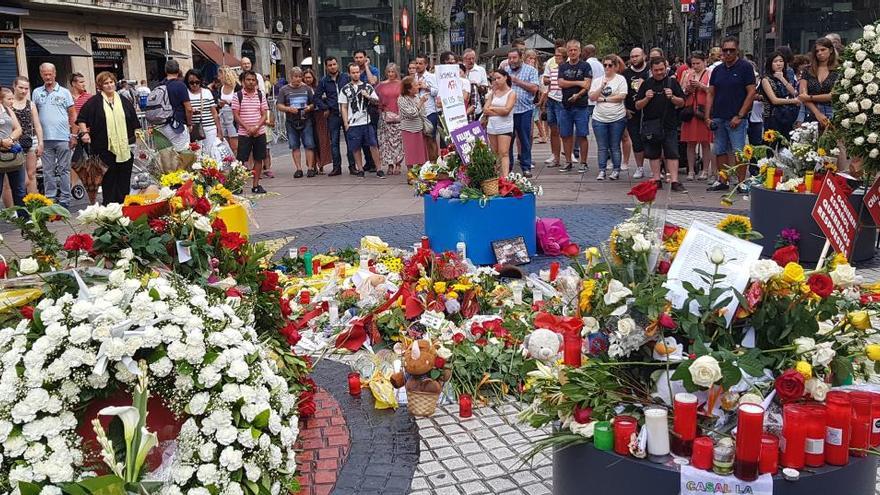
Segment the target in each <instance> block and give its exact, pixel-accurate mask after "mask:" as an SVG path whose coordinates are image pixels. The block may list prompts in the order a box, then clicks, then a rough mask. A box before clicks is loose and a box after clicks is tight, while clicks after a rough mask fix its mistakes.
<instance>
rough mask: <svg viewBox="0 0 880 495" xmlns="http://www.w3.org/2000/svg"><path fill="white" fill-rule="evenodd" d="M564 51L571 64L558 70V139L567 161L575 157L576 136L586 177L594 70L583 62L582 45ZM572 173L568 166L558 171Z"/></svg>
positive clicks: (571, 45)
mask: <svg viewBox="0 0 880 495" xmlns="http://www.w3.org/2000/svg"><path fill="white" fill-rule="evenodd" d="M565 50H566V52H567V53H568V60H566V61H565V62H563V63H562V65H560V66H559V75H558V78H557V82H558V84H559V87H560V88H561V89H562V112H560V114H559V115H558V118H559V122H558V124H559V136H560V137H562V147H563V149H564V152H565V157H566V159H567V160H568V159H570V158H569V157H571V156H572V154H573V153H574V140H575V136H577V139H578V141H579V142H580V149H581V150H583V152H582V153H580V162H581V166H580V169H579V170H578V171H579V172H580V173H582V174H583V173H586V171H587V150H589V147H588V146H589V145H588V144H587V136H589V135H590V131H589V129H588V127H589V125H590V109H589V98H588V96H587V94H588V93H589V92H590V84H592V82H593V70H592V68H591V67H590V64H589V63H588V62H586V61H584V60H581V42H580V41H578V40H571V41H569V42H568V43H566V45H565ZM603 70H604V69H603ZM573 169H574V165H573V164H572V163H571V162H569V163H568V164H567V165H566V166H565V167H562V168H560V169H559V171H560V172H571V171H572V170H573Z"/></svg>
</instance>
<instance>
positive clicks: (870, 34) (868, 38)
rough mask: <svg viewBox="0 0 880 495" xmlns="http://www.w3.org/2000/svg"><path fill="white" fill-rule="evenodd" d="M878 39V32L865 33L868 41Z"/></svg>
mask: <svg viewBox="0 0 880 495" xmlns="http://www.w3.org/2000/svg"><path fill="white" fill-rule="evenodd" d="M876 37H877V32H876V31H865V39H866V40H872V39H874V38H876Z"/></svg>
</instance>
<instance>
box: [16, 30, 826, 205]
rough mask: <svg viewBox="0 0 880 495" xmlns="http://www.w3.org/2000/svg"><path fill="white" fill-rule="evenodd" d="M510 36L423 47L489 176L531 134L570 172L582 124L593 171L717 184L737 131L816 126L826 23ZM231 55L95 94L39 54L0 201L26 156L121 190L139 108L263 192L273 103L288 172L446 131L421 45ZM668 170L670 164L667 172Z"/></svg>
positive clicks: (410, 145) (56, 183)
mask: <svg viewBox="0 0 880 495" xmlns="http://www.w3.org/2000/svg"><path fill="white" fill-rule="evenodd" d="M524 48H525V47H524V46H522V45H521V44H519V43H514V45H513V46H512V48H511V49H510V50H509V52H508V54H507V57H506V58H504V60H502V61H501V62H500V63H499V64H497V67H496V68H494V69H493V70H487V69H486V68H484V67H483V66H481V65H479V64H477V63H476V61H477V54H476V52H475V51H474V50H472V49H467V50H465V51H464V52H463V53H462V54H461V55H460V56H458V55H456V54H454V53H452V52H444V53H442V54H440V56H439V57H438V59H437V62H438V63H440V64H453V65H458V66H459V76H460V80H461V86H462V89H463V94H462V97H463V99H464V101H465V106H466V114H467V116H468V119H469V120H471V121H480V122H482V123H483V125H484V126H485V128H486V130H487V134H488V136H489V141H490V146H491V148H492V150H493V151H494V152H495V153H496V155H497V157H498V171H499V174H501V175H506V174H507V173H509V172H510V171H511V170H512V169H515V168H517V167H518V168H519V170H520V171H521V172H522V174H523V175H524V176H526V177H531V175H532V168H533V162H532V143H533V141H534V140H535V139H537V141H538V142H547V141H549V143H550V149H551V156H550V157H549V158H548V159H547V160H546V161H545V165H546V166H547V167H557V168H558V169H559V172H562V173H579V174H586V173H588V172H589V169H590V165H591V164H590V159H589V156H590V155H589V145H590V140H589V137H590V134H591V132H592V134H593V136H594V138H595V141H596V145H597V147H598V149H597V157H598V159H597V161H598V163H597V164H596V165H597V169H598V172H597V175H596V180H598V181H604V180H606V179H607V180H612V181H614V180H618V179H620V177H621V171H622V170H624V169H628V168H629V165H630V164H631V159H634V161H635V163H634V170H633V171H632V174H631V176H632V178H634V179H641V178H643V177H651V178H652V179H653V180H656V181H658V182H659V183H660V184H661V185H662V184H663V183H665V182H668V183H670V187H671V189H672V190H673V191H676V192H684V191H686V187H685V186H684V184H683V182H689V181H706V183H707V186H708V187H707V189H708V190H710V191H725V190H729V188H730V187H731V185H730V183H729V179H728V178H727V174H724V173H719V171H723V170H725V169H726V167H729V166H731V165H734V164H735V162H734V160H735V153H736V152H737V151H741V150H742V149H743V148H744V146H745V145H746V143H752V144H759V143H761V142H762V140H763V131H764V130H766V129H773V130H776V131H779V132H780V133H783V134H787V133H789V132H790V131H791V130H792V129H793V128H795V127H796V126H797V125H799V124H800V123H802V122H810V121H815V122H818V123H819V124H820V126H821V127H823V128H824V127H827V126H828V124H829V119H830V118H831V117H832V105H831V90H832V88H833V86H834V84H835V82H836V80H837V77H838V71H837V70H836V69H837V67H838V62H837V56H838V53H839V52H840V50H841V49H842V45H841V40H840V37H839V36H837V35H835V34H829V35H827V36H825V37H823V38H820V39H818V40H817V41H816V42H815V45H814V47H813V49H812V50H811V52H810V53H809V54H806V55H794V54H793V53H792V51H791V50H790V49H788V48H787V47H782V48H780V49H779V50H778V51H776V52H774V53H772V54H770V55H769V56H768V57H767V59H766V61H765V63H764V64H763V67H762V68H759V67H758V66H757V65H756V63H755V62H754V61H753V60H751V58H750V57H749V56H746V55H744V54H742V53H741V51H740V49H739V42H738V40H737V38H736V37H728V38H725V39H724V40H723V42H722V43H721V45H720V46H718V47H714V48H712V49H711V50H710V51H709V52H708V53H706V54H704V53H702V52H699V51H695V52H692V53H691V54H690V55H689V57H688V60H686V61H680V60H676V61H675V62H673V63H670V62H669V60H668V59H667V58H666V57H665V56H664V53H663V51H662V50H661V49H659V48H652V49H650V50H648V52H647V54H646V52H645V50H644V49H643V48H641V47H635V48H633V49H632V50H630V52H629V54H628V56H627V57H626V60H624V59H623V58H622V57H620V56H618V55H617V54H614V53H612V54H608V55H605V56H602V57H601V58H597V50H596V47H595V46H594V45H592V44H582V43H581V42H580V41H578V40H567V41H566V40H557V41H556V43H555V50H554V53H553V56H552V57H549V58H548V59H547V60H546V61H544V60H542V57H541V56H540V54H539V53H538V52H536V51H534V50H526V49H524ZM241 62H242V63H241V68H240V69H239V68H231V67H227V66H222V67H220V68H219V71H218V73H217V77H216V78H215V79H214V80H213V81H206V80H205V79H203V77H202V74H201V73H200V72H199V71H197V70H189V71H187V72H186V73H185V74H183V73H182V72H181V70H180V66H179V65H178V63H177V61H175V60H169V61H168V62H167V63H166V66H165V73H166V78H165V79H164V80H163V81H161V82H159V84H158V85H156V86H155V87H154V88H153V89H150V88H148V87H147V86H146V82H145V81H141V82H140V84H139V85H134V84H128V83H127V82H126V81H117V79H116V76H115V75H114V74H112V73H110V72H102V73H100V74H98V75H97V78H96V87H97V88H98V91H97V94H95V95H92V94H90V93H89V92H88V91H87V90H86V79H85V77H84V76H83V75H82V74H79V73H75V74H73V75H72V76H71V77H70V80H69V81H68V82H69V89H68V88H67V87H64V86H63V85H62V84H61V83H60V82H59V81H57V80H56V71H55V67H54V66H53V65H52V64H50V63H44V64H42V65H41V66H40V77H41V79H42V83H43V84H42V85H40V86H39V87H36V88H31V85H30V81H28V79H27V78H26V77H18V78H16V79H15V80H14V81H12V84H11V86H10V87H9V88H5V87H4V88H3V89H2V90H0V91H2V93H0V95H2V102H3V111H2V112H0V153H5V154H2V155H0V158H2V157H9V156H12V157H16V159H17V160H20V161H21V166H20V167H18V166H11V165H10V163H12V162H11V161H8V160H7V161H5V162H3V161H2V160H0V162H2V163H0V173H2V175H3V184H4V186H3V196H4V201H5V202H6V203H7V205H8V204H11V203H15V204H21V202H22V198H23V197H24V195H25V194H26V193H28V192H34V191H36V190H37V174H36V169H37V161H38V160H41V162H42V172H43V174H42V175H43V182H44V189H45V193H46V195H47V196H49V197H51V198H54V199H57V200H58V202H59V203H60V204H62V205H64V206H69V204H70V201H71V184H70V181H71V174H70V169H71V162H74V163H76V162H78V161H79V160H81V159H82V157H83V156H84V155H83V154H88V155H90V156H98V157H100V159H101V161H102V163H103V164H104V165H105V166H106V167H107V169H108V171H109V173H106V174H104V176H103V178H102V181H101V183H100V185H101V186H102V187H103V201H104V202H105V203H108V202H111V201H122V199H123V198H124V195H125V194H126V193H127V191H128V184H129V182H130V179H131V170H132V156H131V152H130V150H131V148H130V145H131V144H132V143H133V142H134V131H135V129H137V128H138V127H140V125H141V122H142V121H141V120H139V119H138V114H137V110H138V109H139V110H141V111H144V112H145V115H146V121H147V122H148V123H149V124H150V125H151V126H152V127H153V129H154V131H156V133H158V134H159V135H161V136H164V138H165V139H166V140H167V141H168V144H169V145H170V146H172V147H173V148H174V149H175V150H177V151H184V150H186V149H188V148H189V147H190V143H191V142H198V143H199V144H200V145H201V146H202V147H203V149H205V150H206V151H209V152H214V151H216V150H218V149H220V148H223V149H225V150H226V152H227V153H231V154H233V155H234V156H235V157H236V158H237V159H239V160H241V161H243V162H246V163H249V164H250V165H251V166H252V167H253V171H254V174H253V176H254V178H253V184H252V188H251V192H252V193H255V194H261V193H265V192H266V190H265V188H264V187H263V186H262V185H261V178H264V177H269V178H271V177H274V173H273V171H272V170H271V155H270V154H269V152H268V146H269V144H270V141H271V137H270V133H272V132H274V131H273V128H274V127H275V122H274V116H275V115H276V114H277V115H283V121H284V124H283V127H284V129H283V130H282V129H278V130H277V132H284V135H285V136H286V138H287V142H288V143H289V147H290V150H291V154H292V158H293V165H294V170H293V177H294V178H295V179H299V178H302V177H306V178H312V177H315V176H318V175H324V174H325V169H326V168H327V166H330V167H331V168H330V170H329V172H328V173H327V175H328V176H331V177H332V176H338V175H341V174H342V173H343V157H342V152H341V143H342V141H343V140H345V144H346V146H345V148H346V151H347V153H346V157H345V158H346V162H347V168H348V172H349V173H350V174H352V175H355V176H358V177H365V176H366V174H374V176H375V177H377V178H380V179H381V178H385V177H387V176H393V175H399V174H401V173H403V172H404V171H405V170H408V169H410V168H412V167H413V166H415V165H420V164H422V163H424V162H425V161H427V160H432V159H435V158H436V157H437V156H438V154H439V151H440V148H441V146H444V145H445V144H446V143H445V138H444V136H442V133H441V132H439V131H440V129H441V126H442V122H443V118H442V112H443V110H444V109H443V105H442V102H441V100H440V99H439V98H438V95H439V88H438V83H437V78H436V76H435V74H434V72H433V71H432V69H431V67H430V65H431V60H430V59H429V58H428V57H427V56H424V55H418V56H416V57H415V58H413V60H412V61H410V62H409V63H408V64H407V66H406V67H407V70H406V73H403V71H402V70H401V68H399V67H398V66H397V65H396V64H394V63H389V64H388V65H387V66H386V67H385V68H384V71H383V72H380V70H379V68H378V67H376V66H374V65H372V64H371V63H370V59H369V57H368V56H367V53H366V52H365V51H363V50H358V51H355V52H354V53H353V54H352V59H351V61H350V62H348V63H345V62H344V61H341V60H338V59H337V58H335V57H332V56H331V57H326V58H325V59H324V61H323V62H324V67H323V69H324V70H323V73H324V75H323V77H320V78H319V77H318V76H317V74H316V73H315V72H314V71H313V70H312V69H311V68H300V67H293V68H291V69H290V70H289V71H288V73H287V74H286V78H285V77H281V78H280V80H279V82H278V83H276V84H275V86H274V87H272V86H268V85H267V81H266V80H265V79H264V78H263V76H262V75H261V74H259V73H257V72H254V71H253V66H252V63H251V61H250V60H248V59H247V58H243V59H242V61H241ZM270 98H271V100H270ZM273 107H274V108H273ZM156 133H154V135H156ZM16 146H17V147H16ZM19 155H20V156H19ZM609 162H610V164H611V169H610V171H609V169H608V163H609ZM680 162H684V163H680ZM4 163H5V164H6V165H5V166H4ZM16 163H18V162H16ZM680 167H681V168H682V169H686V172H684V173H685V174H686V175H685V176H684V177H685V178H684V179H683V180H680V177H679V168H680ZM737 172H738V176H737V177H736V178H737V179H738V180H739V183H740V184H739V186H738V187H745V186H744V183H743V179H744V178H745V174H746V173H747V169H746V168H739V169H737Z"/></svg>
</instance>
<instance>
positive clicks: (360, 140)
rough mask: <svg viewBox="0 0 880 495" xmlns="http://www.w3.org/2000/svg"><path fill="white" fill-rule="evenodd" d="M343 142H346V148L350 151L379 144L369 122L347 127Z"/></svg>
mask: <svg viewBox="0 0 880 495" xmlns="http://www.w3.org/2000/svg"><path fill="white" fill-rule="evenodd" d="M345 142H346V144H348V149H350V150H352V151H357V150H359V149H361V148H363V147H364V146H371V147H374V146H379V143H378V142H377V141H376V131H375V130H373V126H371V125H370V124H365V125H356V126H352V127H349V128H348V132H347V133H345Z"/></svg>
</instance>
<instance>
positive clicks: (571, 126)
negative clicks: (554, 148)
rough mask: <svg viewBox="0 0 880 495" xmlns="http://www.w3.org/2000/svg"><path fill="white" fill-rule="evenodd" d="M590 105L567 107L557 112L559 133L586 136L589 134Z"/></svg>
mask: <svg viewBox="0 0 880 495" xmlns="http://www.w3.org/2000/svg"><path fill="white" fill-rule="evenodd" d="M591 113H592V112H591V111H590V107H568V108H563V109H562V111H561V112H559V115H558V118H559V135H560V136H561V137H564V138H567V137H571V136H577V137H587V136H589V135H590V114H591Z"/></svg>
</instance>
